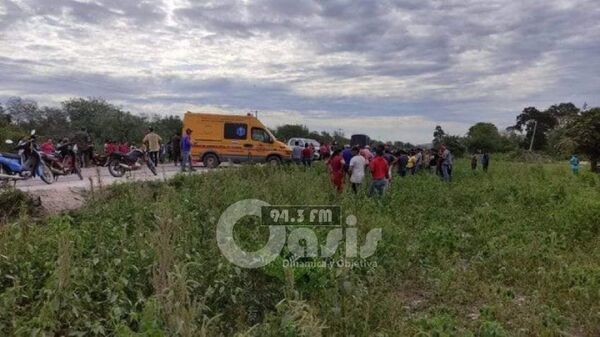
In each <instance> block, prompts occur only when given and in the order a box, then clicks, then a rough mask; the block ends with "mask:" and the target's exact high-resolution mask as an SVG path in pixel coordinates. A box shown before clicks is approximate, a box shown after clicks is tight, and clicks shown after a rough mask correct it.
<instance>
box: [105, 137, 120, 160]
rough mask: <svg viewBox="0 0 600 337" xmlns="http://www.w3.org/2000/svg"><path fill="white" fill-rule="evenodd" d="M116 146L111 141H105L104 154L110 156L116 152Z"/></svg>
mask: <svg viewBox="0 0 600 337" xmlns="http://www.w3.org/2000/svg"><path fill="white" fill-rule="evenodd" d="M116 147H117V144H115V143H114V142H113V141H112V140H110V139H107V140H106V142H105V143H104V154H106V155H107V156H110V155H111V154H112V153H113V152H115V151H117V148H116Z"/></svg>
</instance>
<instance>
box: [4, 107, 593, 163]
mask: <svg viewBox="0 0 600 337" xmlns="http://www.w3.org/2000/svg"><path fill="white" fill-rule="evenodd" d="M148 127H152V128H154V130H155V131H156V132H157V133H158V134H160V135H161V136H162V137H163V138H164V139H169V138H170V137H171V135H173V134H175V133H180V132H181V128H182V121H181V119H180V118H179V117H178V116H161V115H157V114H156V115H142V114H133V113H131V112H129V111H125V110H123V109H122V108H121V107H118V106H116V105H113V104H111V103H109V102H107V101H105V100H104V99H102V98H87V99H86V98H72V99H69V100H66V101H64V102H62V103H61V104H60V106H59V107H47V106H42V107H40V106H38V104H37V102H35V101H33V100H29V99H23V98H20V97H11V98H9V99H8V100H7V101H6V102H4V104H2V103H1V102H0V138H2V139H0V140H1V141H2V143H1V144H0V147H3V148H2V149H3V150H6V147H5V145H4V140H5V139H18V138H21V137H23V136H25V135H26V134H27V133H28V132H29V130H31V129H36V130H37V131H38V134H39V135H41V136H43V137H52V138H55V139H61V138H63V137H69V136H71V135H73V134H74V133H75V132H76V131H78V130H81V129H86V130H87V131H88V132H89V133H90V135H91V136H92V138H93V139H94V140H95V142H96V145H101V144H102V143H103V142H104V141H105V140H106V139H111V140H114V141H128V142H130V143H139V142H141V139H142V138H143V136H144V134H145V133H146V130H147V128H148ZM271 131H272V132H273V134H274V135H275V136H276V137H277V138H279V139H283V140H287V139H290V138H292V137H303V138H312V139H315V140H317V141H319V142H321V143H333V142H337V143H338V144H348V143H349V142H350V140H349V138H348V137H347V136H346V135H345V134H344V131H343V130H341V129H338V130H335V131H333V132H331V133H330V132H327V131H315V130H309V129H308V127H306V126H304V125H297V124H285V125H281V126H278V127H276V128H275V129H273V130H271ZM373 143H374V145H377V144H382V143H383V142H381V141H378V140H373ZM387 143H388V144H389V145H391V146H393V147H395V148H399V149H411V148H415V147H417V145H414V144H411V143H408V142H402V141H394V142H387ZM442 143H444V144H446V146H447V147H448V148H450V150H452V151H453V153H454V154H455V155H456V156H462V155H463V154H465V153H475V152H478V151H485V152H492V153H498V152H510V151H515V150H518V149H526V150H528V149H529V148H531V149H532V150H533V151H537V152H543V153H547V154H549V155H551V156H553V157H554V158H561V159H564V158H566V157H568V156H569V155H571V154H574V153H577V154H580V155H583V156H585V157H587V158H588V159H589V160H590V162H591V164H592V170H594V171H596V170H597V164H598V160H599V159H600V108H589V107H587V105H586V106H584V107H582V108H581V109H580V108H578V107H577V106H575V105H574V104H573V103H560V104H555V105H552V106H550V107H549V108H548V109H546V110H538V109H537V108H536V107H526V108H525V109H523V111H522V112H521V113H520V114H519V115H518V116H517V117H516V122H515V125H513V126H510V127H509V128H507V129H506V130H503V131H500V130H499V129H498V128H497V127H496V126H495V125H494V124H492V123H486V122H480V123H476V124H475V125H473V126H471V127H470V128H469V130H468V132H467V134H466V135H465V136H459V135H450V134H447V133H446V132H445V131H444V130H443V128H442V127H441V126H436V128H435V130H434V131H433V139H432V142H431V146H432V147H438V146H439V145H440V144H442Z"/></svg>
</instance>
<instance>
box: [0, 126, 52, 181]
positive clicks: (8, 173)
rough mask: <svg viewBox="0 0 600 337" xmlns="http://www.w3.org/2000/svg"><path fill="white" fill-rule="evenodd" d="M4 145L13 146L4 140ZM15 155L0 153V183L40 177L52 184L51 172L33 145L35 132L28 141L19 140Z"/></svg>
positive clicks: (35, 145)
mask: <svg viewBox="0 0 600 337" xmlns="http://www.w3.org/2000/svg"><path fill="white" fill-rule="evenodd" d="M6 144H14V143H13V141H12V140H6ZM16 150H17V153H16V154H13V153H0V181H3V182H4V183H7V182H10V181H17V180H27V179H31V178H32V177H40V179H42V180H43V181H44V182H45V183H46V184H52V183H53V182H54V175H53V173H52V170H50V168H49V167H48V165H46V163H44V160H43V159H42V154H41V153H40V151H39V150H38V146H37V144H36V143H35V130H33V131H31V137H30V138H29V139H23V140H20V141H19V142H18V143H17V147H16Z"/></svg>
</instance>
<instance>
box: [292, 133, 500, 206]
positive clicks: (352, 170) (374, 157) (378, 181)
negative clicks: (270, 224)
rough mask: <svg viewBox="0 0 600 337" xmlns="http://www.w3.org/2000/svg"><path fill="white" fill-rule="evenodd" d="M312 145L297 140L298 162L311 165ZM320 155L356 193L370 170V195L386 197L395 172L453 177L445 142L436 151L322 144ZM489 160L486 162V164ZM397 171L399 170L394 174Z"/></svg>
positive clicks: (335, 180)
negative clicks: (384, 195) (425, 173)
mask: <svg viewBox="0 0 600 337" xmlns="http://www.w3.org/2000/svg"><path fill="white" fill-rule="evenodd" d="M315 151H317V149H315V148H314V147H313V146H312V144H306V145H305V146H304V148H303V147H301V146H300V144H299V143H296V144H295V146H294V147H293V149H292V159H293V161H294V162H295V163H297V164H302V165H304V166H311V162H312V160H313V158H314V152H315ZM318 151H319V157H320V158H321V159H323V160H324V161H325V162H326V164H327V168H328V171H329V176H330V179H331V182H332V184H333V186H334V188H335V189H336V190H337V191H338V192H340V193H341V192H343V190H344V185H345V181H346V180H347V179H348V180H349V181H350V186H351V188H352V191H353V192H354V193H358V191H359V190H360V188H361V186H362V184H363V181H364V180H365V177H366V172H369V173H370V176H371V182H370V186H369V188H368V193H369V195H377V196H382V195H383V194H384V193H385V191H386V190H387V188H388V187H389V184H390V182H391V177H392V175H398V176H399V177H406V176H408V175H415V174H418V173H419V172H430V173H432V174H437V175H439V176H440V178H441V179H442V180H444V181H446V182H450V181H451V180H452V168H453V156H452V153H451V152H450V150H449V149H447V148H446V146H445V145H442V146H440V148H439V149H438V150H437V151H436V150H432V149H426V150H424V149H421V148H416V149H412V150H409V151H407V150H402V149H397V150H394V149H392V148H391V147H390V146H389V145H379V146H376V147H374V148H372V147H371V146H369V145H365V146H363V147H359V146H354V147H350V145H346V146H344V147H340V146H338V145H337V144H336V143H335V142H334V143H333V144H331V145H328V144H322V145H321V147H320V148H319V149H318ZM481 158H482V159H481V162H482V165H483V166H484V170H486V171H487V168H488V166H489V155H488V154H487V153H486V154H484V155H482V157H481ZM484 163H485V164H484ZM394 172H395V173H394Z"/></svg>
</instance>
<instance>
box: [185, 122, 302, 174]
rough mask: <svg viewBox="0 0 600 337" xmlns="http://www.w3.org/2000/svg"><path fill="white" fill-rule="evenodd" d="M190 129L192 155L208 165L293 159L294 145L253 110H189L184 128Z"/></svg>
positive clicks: (276, 161)
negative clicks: (241, 112)
mask: <svg viewBox="0 0 600 337" xmlns="http://www.w3.org/2000/svg"><path fill="white" fill-rule="evenodd" d="M187 129H191V130H192V135H191V141H192V151H191V153H192V157H193V158H194V159H196V160H200V161H202V162H203V163H204V166H205V167H209V168H213V167H217V166H219V164H220V163H222V162H229V161H231V162H233V163H243V162H255V163H257V162H258V163H261V162H262V163H269V164H271V165H278V164H280V163H282V162H287V161H290V160H291V155H292V151H291V149H290V148H289V147H288V146H287V145H286V144H284V143H282V142H280V141H278V140H277V139H276V138H275V137H274V136H273V134H272V133H271V132H270V131H269V129H268V128H267V127H265V125H264V124H263V123H261V122H260V121H259V120H258V118H256V117H255V116H253V115H252V114H248V115H223V114H211V113H193V112H187V113H186V114H185V115H184V117H183V130H184V132H185V130H187Z"/></svg>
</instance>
